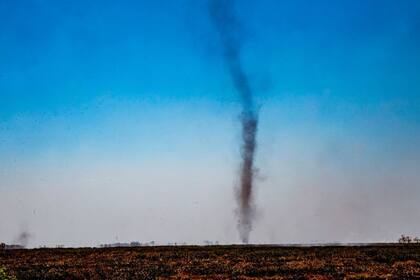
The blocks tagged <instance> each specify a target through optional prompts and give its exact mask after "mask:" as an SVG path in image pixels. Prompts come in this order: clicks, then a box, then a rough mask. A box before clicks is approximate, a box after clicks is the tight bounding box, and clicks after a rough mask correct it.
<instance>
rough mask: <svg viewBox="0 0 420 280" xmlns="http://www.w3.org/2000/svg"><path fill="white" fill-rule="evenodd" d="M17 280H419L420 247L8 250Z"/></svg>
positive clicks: (3, 257) (4, 263) (3, 255)
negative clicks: (263, 279)
mask: <svg viewBox="0 0 420 280" xmlns="http://www.w3.org/2000/svg"><path fill="white" fill-rule="evenodd" d="M0 267H4V268H6V270H7V271H8V272H9V274H11V275H14V276H16V277H17V279H117V280H118V279H262V278H265V279H420V246H418V245H372V246H324V247H287V246H286V247H281V246H203V247H202V246H174V247H134V248H133V247H129V248H74V249H70V248H69V249H31V250H6V251H2V252H0Z"/></svg>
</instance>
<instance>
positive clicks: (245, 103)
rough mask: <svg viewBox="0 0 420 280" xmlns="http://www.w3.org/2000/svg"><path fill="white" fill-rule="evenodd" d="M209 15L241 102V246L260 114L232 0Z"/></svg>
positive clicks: (249, 213) (214, 3)
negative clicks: (256, 108) (242, 48)
mask: <svg viewBox="0 0 420 280" xmlns="http://www.w3.org/2000/svg"><path fill="white" fill-rule="evenodd" d="M209 12H210V17H211V19H212V21H213V24H214V25H215V27H216V29H217V31H218V33H219V35H220V39H221V41H222V44H223V51H224V60H225V62H226V65H227V67H228V69H229V72H230V75H231V78H232V81H233V84H234V86H235V88H236V90H237V91H238V92H239V94H240V96H241V101H242V113H241V124H242V147H241V157H242V163H241V177H240V180H241V182H240V189H239V191H238V204H239V205H238V215H239V222H238V230H239V235H240V238H241V240H242V242H243V243H248V240H249V233H250V231H251V230H252V217H253V212H254V211H253V210H254V209H253V204H252V191H253V190H252V185H253V181H254V156H255V148H256V141H255V136H256V133H257V124H258V118H257V112H256V110H255V108H254V107H255V106H254V101H253V98H252V91H251V88H250V85H249V81H248V77H247V75H246V73H245V71H244V69H243V66H242V63H241V59H240V51H241V45H242V38H241V34H240V31H241V30H240V25H239V23H238V21H237V19H236V18H235V15H234V12H233V0H210V5H209Z"/></svg>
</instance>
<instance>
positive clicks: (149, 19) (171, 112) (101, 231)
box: [0, 0, 420, 247]
mask: <svg viewBox="0 0 420 280" xmlns="http://www.w3.org/2000/svg"><path fill="white" fill-rule="evenodd" d="M419 15H420V2H419V1H416V0H407V1H391V0H382V1H380V0H371V1H365V0H352V1H350V0H344V1H335V2H332V1H326V0H321V1H303V0H297V1H274V0H267V1H239V0H237V1H234V3H233V1H220V0H219V1H218V0H206V1H192V0H179V1H163V0H156V1H96V0H94V1H52V0H45V1H35V0H28V1H23V2H21V1H11V0H10V1H8V0H6V1H0V221H1V223H0V243H1V242H5V243H7V244H21V245H24V246H28V247H38V246H43V245H46V246H56V245H64V246H96V245H99V244H104V243H115V242H130V241H139V242H142V243H144V242H150V241H154V242H155V244H168V243H171V244H173V243H177V244H181V243H188V244H209V242H210V243H211V242H214V243H215V242H216V241H217V242H219V244H231V243H256V244H258V243H265V244H267V243H270V244H279V243H327V242H381V241H395V240H397V239H398V237H399V236H400V235H401V234H406V235H410V236H420V224H419V223H418V221H419V220H420V203H419V201H420V183H419V182H420V173H419V172H418V169H419V168H418V167H419V162H420V151H419V149H418V143H420V80H419V75H418V72H419V71H418V65H420V52H419V50H420V16H419ZM257 170H258V172H257ZM238 232H239V234H238Z"/></svg>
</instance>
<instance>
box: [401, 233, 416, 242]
mask: <svg viewBox="0 0 420 280" xmlns="http://www.w3.org/2000/svg"><path fill="white" fill-rule="evenodd" d="M398 243H401V244H410V243H416V244H420V238H419V237H411V236H408V235H404V234H402V235H401V237H400V238H399V239H398Z"/></svg>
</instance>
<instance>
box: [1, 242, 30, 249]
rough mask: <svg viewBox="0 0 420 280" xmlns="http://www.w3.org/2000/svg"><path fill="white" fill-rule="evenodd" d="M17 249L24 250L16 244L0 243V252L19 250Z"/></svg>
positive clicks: (23, 247)
mask: <svg viewBox="0 0 420 280" xmlns="http://www.w3.org/2000/svg"><path fill="white" fill-rule="evenodd" d="M19 249H25V246H22V245H18V244H6V243H0V250H19Z"/></svg>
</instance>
